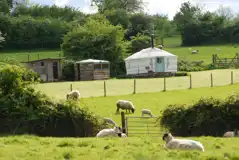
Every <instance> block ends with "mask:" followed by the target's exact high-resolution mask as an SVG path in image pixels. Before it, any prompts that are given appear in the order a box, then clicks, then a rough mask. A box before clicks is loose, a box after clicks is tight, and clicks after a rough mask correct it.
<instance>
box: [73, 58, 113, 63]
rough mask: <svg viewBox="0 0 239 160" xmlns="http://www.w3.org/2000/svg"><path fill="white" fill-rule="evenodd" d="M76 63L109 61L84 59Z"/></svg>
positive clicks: (104, 61)
mask: <svg viewBox="0 0 239 160" xmlns="http://www.w3.org/2000/svg"><path fill="white" fill-rule="evenodd" d="M76 63H77V64H78V63H109V61H106V60H98V59H86V60H82V61H77V62H76Z"/></svg>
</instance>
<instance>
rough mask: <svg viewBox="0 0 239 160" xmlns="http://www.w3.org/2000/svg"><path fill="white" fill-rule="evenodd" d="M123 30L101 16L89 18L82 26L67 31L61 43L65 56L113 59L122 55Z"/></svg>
mask: <svg viewBox="0 0 239 160" xmlns="http://www.w3.org/2000/svg"><path fill="white" fill-rule="evenodd" d="M122 39H123V30H122V28H121V27H120V26H113V25H111V24H110V23H109V21H108V20H107V19H106V18H105V17H103V16H97V15H96V16H95V17H93V18H89V19H88V20H87V21H86V23H85V24H84V26H79V27H77V28H75V29H73V30H72V31H70V32H68V33H67V34H66V35H65V36H64V39H63V43H62V45H61V47H62V50H63V52H64V54H65V56H68V57H69V56H74V58H75V59H84V58H94V59H107V60H109V61H111V62H112V61H115V60H117V59H119V58H120V56H121V55H122V47H121V43H122Z"/></svg>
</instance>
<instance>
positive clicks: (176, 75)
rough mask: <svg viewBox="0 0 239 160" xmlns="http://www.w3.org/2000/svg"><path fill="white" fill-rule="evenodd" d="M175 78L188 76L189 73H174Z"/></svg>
mask: <svg viewBox="0 0 239 160" xmlns="http://www.w3.org/2000/svg"><path fill="white" fill-rule="evenodd" d="M174 76H175V77H182V76H190V73H187V72H176V73H175V75H174Z"/></svg>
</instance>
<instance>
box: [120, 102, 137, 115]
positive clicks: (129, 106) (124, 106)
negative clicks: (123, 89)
mask: <svg viewBox="0 0 239 160" xmlns="http://www.w3.org/2000/svg"><path fill="white" fill-rule="evenodd" d="M116 107H117V110H116V113H117V112H119V109H123V110H126V112H127V111H128V110H129V111H130V110H131V112H132V113H134V111H135V108H134V105H133V103H132V102H130V101H127V100H118V101H117V102H116Z"/></svg>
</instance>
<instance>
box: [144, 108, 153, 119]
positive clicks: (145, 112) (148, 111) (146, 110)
mask: <svg viewBox="0 0 239 160" xmlns="http://www.w3.org/2000/svg"><path fill="white" fill-rule="evenodd" d="M141 113H142V117H143V116H144V115H145V114H147V115H150V116H151V117H153V114H152V113H151V111H150V110H149V109H142V110H141Z"/></svg>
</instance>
